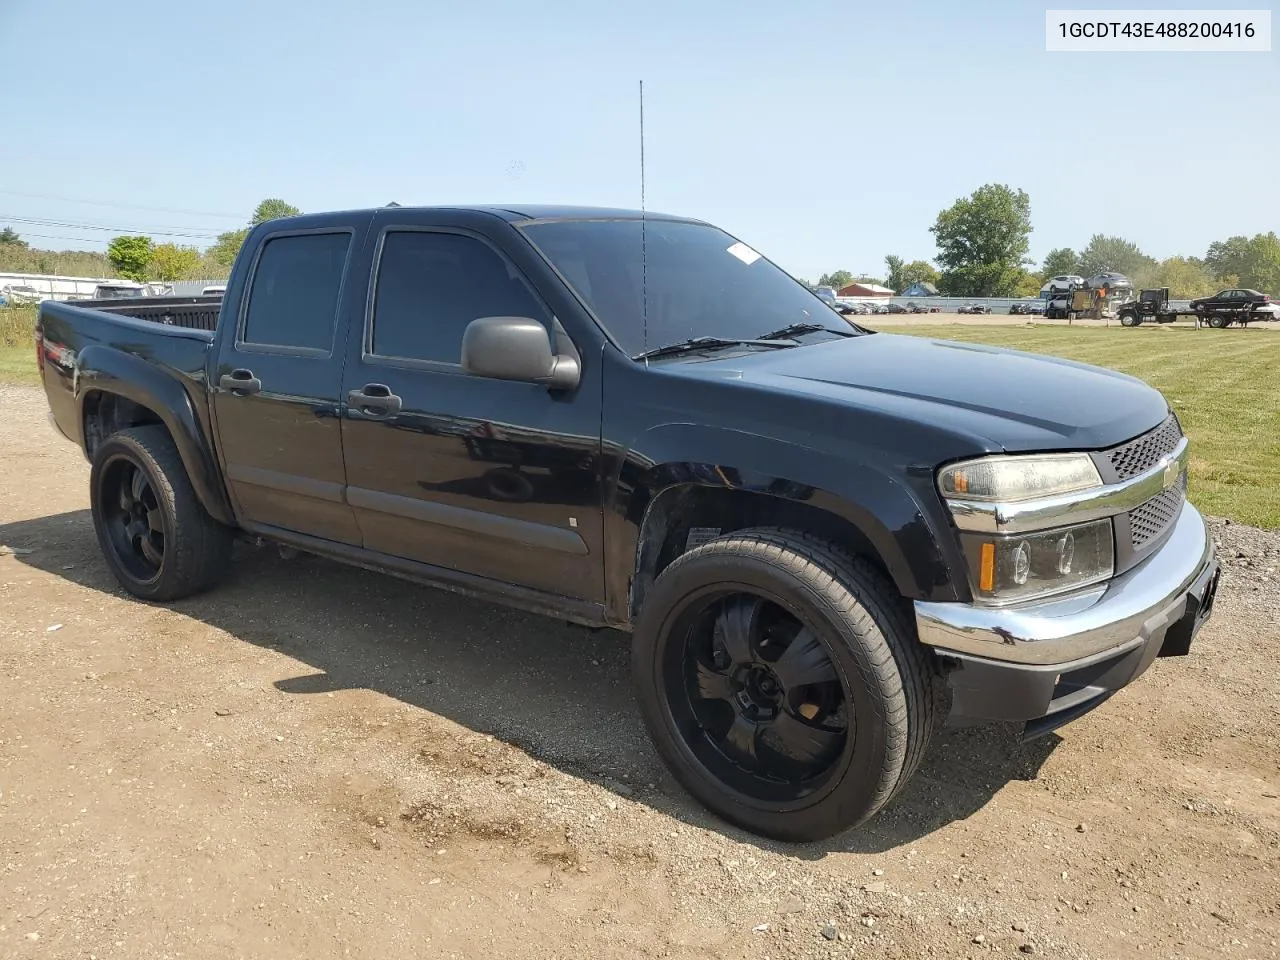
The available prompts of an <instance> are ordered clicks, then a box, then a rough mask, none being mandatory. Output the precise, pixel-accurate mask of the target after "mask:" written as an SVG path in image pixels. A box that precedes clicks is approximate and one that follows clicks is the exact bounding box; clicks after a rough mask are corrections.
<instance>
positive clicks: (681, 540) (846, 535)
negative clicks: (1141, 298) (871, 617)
mask: <svg viewBox="0 0 1280 960" xmlns="http://www.w3.org/2000/svg"><path fill="white" fill-rule="evenodd" d="M759 526H769V527H785V528H787V529H790V530H798V531H803V532H808V533H814V534H818V535H820V536H821V537H822V538H823V539H824V540H828V541H830V542H831V543H834V544H836V545H837V546H840V547H842V548H844V550H846V551H847V552H849V553H851V554H853V555H854V556H858V557H863V558H865V559H866V560H868V561H869V562H870V563H872V564H873V565H874V566H875V567H876V568H877V569H878V570H879V571H880V572H881V573H883V574H884V576H885V578H886V579H887V580H889V582H890V583H892V582H893V578H892V576H891V575H890V573H889V570H888V568H887V567H886V566H885V563H884V560H883V559H882V558H881V556H880V554H879V553H878V552H877V551H876V549H875V547H874V546H873V545H872V543H871V541H870V540H869V539H868V538H867V536H866V535H865V534H864V533H863V532H862V531H861V530H859V529H858V528H857V527H856V526H854V525H853V524H852V523H850V522H849V521H848V520H846V519H845V518H844V517H841V516H838V515H836V514H833V513H830V512H828V511H826V510H823V509H821V508H819V507H814V506H811V505H809V504H807V503H799V502H797V501H795V500H785V499H782V498H781V497H774V496H769V495H767V494H761V493H750V492H747V491H742V490H723V489H712V488H708V487H696V486H688V487H679V488H676V489H673V490H667V491H664V492H662V493H661V494H659V495H658V497H657V499H656V500H654V502H653V503H652V504H650V507H649V509H648V511H647V512H646V513H645V519H644V524H643V527H642V529H641V531H640V543H639V546H638V548H637V551H636V552H637V558H636V570H635V575H634V577H633V579H632V581H631V616H632V618H634V617H635V616H636V613H637V612H638V611H639V610H640V606H641V604H642V603H643V602H644V597H645V594H646V593H648V590H649V587H650V586H652V584H653V582H654V580H656V579H657V578H658V575H659V574H660V573H662V571H663V570H664V569H666V567H667V565H668V564H670V563H671V562H672V561H673V560H675V559H676V557H678V556H680V555H681V554H682V553H685V552H687V551H689V550H691V549H693V548H694V547H696V546H698V545H699V544H701V543H704V542H705V541H707V540H710V539H712V538H713V537H717V536H721V535H723V534H726V533H730V532H731V531H734V530H742V529H744V528H746V527H759Z"/></svg>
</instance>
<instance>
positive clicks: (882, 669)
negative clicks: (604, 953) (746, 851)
mask: <svg viewBox="0 0 1280 960" xmlns="http://www.w3.org/2000/svg"><path fill="white" fill-rule="evenodd" d="M632 666H633V670H634V673H635V680H636V685H637V689H638V696H639V702H640V707H641V712H642V714H643V715H644V719H645V723H646V725H647V727H648V729H649V732H650V734H651V736H652V737H653V739H654V742H655V744H656V745H657V748H658V751H659V753H660V754H661V755H662V757H663V759H664V760H665V761H666V763H667V764H668V766H669V767H670V768H671V770H672V772H673V774H674V775H675V776H676V778H677V779H678V780H679V781H680V782H681V784H682V785H683V786H684V787H685V788H686V789H687V790H688V791H689V792H690V793H691V794H693V796H694V797H695V798H697V799H698V800H699V801H700V802H701V803H702V804H703V805H705V806H706V807H707V808H708V809H710V810H711V811H712V812H713V813H715V814H717V815H718V816H720V817H722V818H724V819H725V820H728V821H730V822H732V823H735V824H737V825H739V826H741V827H744V828H746V829H748V830H751V831H753V832H755V833H759V834H763V835H765V836H769V837H774V838H777V839H781V840H792V841H804V840H818V839H822V838H824V837H828V836H831V835H832V834H835V833H838V832H840V831H841V830H844V829H846V828H848V827H852V826H854V825H856V824H858V823H861V822H862V821H864V820H866V819H867V818H869V817H871V816H872V815H873V814H874V813H875V812H876V811H877V810H879V809H880V808H881V807H883V806H884V804H886V803H887V802H888V801H889V800H890V799H891V798H892V797H893V796H894V795H895V794H896V792H897V791H898V790H899V789H900V788H901V786H902V785H903V784H905V783H906V781H907V780H908V779H909V778H910V777H911V775H912V774H913V773H914V772H915V770H916V768H917V766H918V765H919V763H920V760H921V758H922V757H923V755H924V752H925V750H926V748H927V746H928V743H929V741H930V739H931V738H932V735H933V733H934V731H935V728H936V721H937V719H938V718H940V716H941V715H942V711H941V709H940V708H939V706H938V697H939V696H940V690H941V688H940V687H939V686H938V684H937V682H936V673H935V670H934V665H933V661H932V660H931V658H930V657H929V656H928V655H927V654H926V653H925V651H924V648H923V647H921V646H920V644H919V643H918V641H917V640H916V638H915V633H914V630H913V629H912V627H911V625H910V623H909V622H908V620H907V617H906V614H905V610H904V608H903V606H902V605H901V602H900V600H899V598H898V597H897V594H896V592H895V591H894V590H893V588H892V587H891V586H890V585H889V584H888V583H887V582H886V581H885V580H884V579H883V577H882V576H880V574H879V573H878V572H877V571H876V570H875V568H873V567H872V566H871V565H870V564H868V563H866V562H865V561H862V560H859V559H855V558H853V557H850V556H847V555H845V554H843V553H842V552H840V551H839V550H838V549H837V548H835V547H833V546H831V545H830V544H827V543H824V542H823V541H821V540H818V539H816V538H813V537H810V536H806V535H802V534H798V533H792V532H788V531H781V530H771V529H770V530H766V529H755V530H744V531H740V532H737V533H733V534H730V535H727V536H725V537H721V538H719V539H717V540H713V541H711V542H710V543H707V544H704V545H703V546H701V547H698V548H696V549H694V550H691V551H689V552H688V553H686V554H684V555H682V556H680V557H679V558H677V559H676V560H675V561H674V562H672V563H671V565H670V566H668V567H667V568H666V569H665V570H664V571H663V572H662V574H661V576H659V577H658V579H657V581H656V582H655V583H654V585H653V587H652V588H651V589H650V591H649V593H648V594H647V596H646V597H645V602H644V607H643V609H642V610H641V612H640V616H639V619H638V622H637V624H636V632H635V637H634V640H633V646H632Z"/></svg>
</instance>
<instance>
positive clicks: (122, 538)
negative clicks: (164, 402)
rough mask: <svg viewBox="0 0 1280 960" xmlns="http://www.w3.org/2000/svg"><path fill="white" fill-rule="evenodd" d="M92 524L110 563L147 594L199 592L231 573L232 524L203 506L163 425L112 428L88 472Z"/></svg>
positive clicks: (132, 587)
mask: <svg viewBox="0 0 1280 960" xmlns="http://www.w3.org/2000/svg"><path fill="white" fill-rule="evenodd" d="M89 502H90V507H91V510H92V513H93V527H94V530H95V532H96V533H97V535H98V544H99V546H101V547H102V553H103V555H104V557H105V558H106V561H107V566H108V567H110V568H111V572H112V573H113V574H114V575H115V578H116V579H117V580H118V581H119V582H120V585H121V586H123V587H124V588H125V589H126V590H128V591H129V592H130V593H132V594H133V595H134V596H135V597H139V598H141V599H143V600H156V601H168V600H178V599H180V598H182V597H186V596H190V595H192V594H194V593H199V592H200V591H202V590H205V589H207V588H208V587H210V586H212V585H213V584H214V583H215V582H217V580H219V579H220V578H221V577H222V575H223V574H224V573H225V572H226V570H227V568H228V566H229V564H230V559H231V541H232V533H231V530H230V529H229V528H227V527H225V526H223V525H222V524H220V523H218V522H217V521H216V520H214V519H213V518H212V517H210V516H209V514H208V513H206V512H205V509H204V507H203V506H202V505H201V503H200V500H199V498H198V497H197V496H196V494H195V491H194V490H193V489H192V487H191V481H190V480H189V479H188V477H187V471H186V469H185V468H184V467H183V465H182V458H181V457H180V456H179V455H178V449H177V447H175V446H174V444H173V440H172V439H171V438H170V436H169V433H168V431H166V430H165V428H164V427H160V426H145V427H131V428H130V429H128V430H122V431H120V432H119V433H115V434H112V435H111V436H110V437H108V438H107V439H106V440H104V441H103V442H102V444H101V445H100V446H99V447H98V449H97V450H95V451H94V455H93V469H92V470H91V472H90V474H89Z"/></svg>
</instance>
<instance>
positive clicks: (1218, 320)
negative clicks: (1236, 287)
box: [1208, 313, 1230, 330]
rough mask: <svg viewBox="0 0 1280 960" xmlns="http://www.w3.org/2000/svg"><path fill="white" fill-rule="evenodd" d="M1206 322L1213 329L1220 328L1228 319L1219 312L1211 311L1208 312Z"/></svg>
mask: <svg viewBox="0 0 1280 960" xmlns="http://www.w3.org/2000/svg"><path fill="white" fill-rule="evenodd" d="M1208 322H1209V326H1211V327H1213V328H1214V329H1215V330H1221V329H1222V328H1223V327H1225V326H1226V325H1227V324H1228V323H1229V322H1230V321H1228V320H1227V318H1226V317H1224V316H1223V315H1222V314H1220V313H1211V314H1209V317H1208Z"/></svg>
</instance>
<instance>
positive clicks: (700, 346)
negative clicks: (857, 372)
mask: <svg viewBox="0 0 1280 960" xmlns="http://www.w3.org/2000/svg"><path fill="white" fill-rule="evenodd" d="M794 346H796V344H794V343H787V342H785V341H784V340H781V339H765V338H764V337H761V338H759V339H756V340H728V339H725V338H724V337H693V338H692V339H689V340H680V341H677V342H676V343H668V344H665V345H664V346H661V347H654V348H653V349H652V350H646V351H644V352H643V353H637V354H636V355H635V356H634V357H632V358H631V359H632V360H652V359H653V358H654V357H671V356H675V355H676V354H678V353H691V352H693V351H694V350H706V349H716V348H719V347H794Z"/></svg>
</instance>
